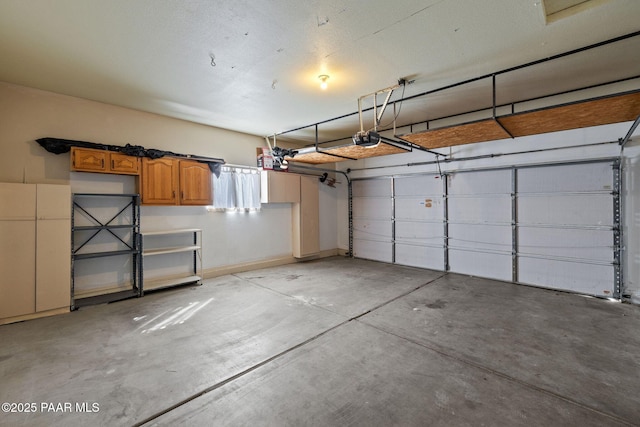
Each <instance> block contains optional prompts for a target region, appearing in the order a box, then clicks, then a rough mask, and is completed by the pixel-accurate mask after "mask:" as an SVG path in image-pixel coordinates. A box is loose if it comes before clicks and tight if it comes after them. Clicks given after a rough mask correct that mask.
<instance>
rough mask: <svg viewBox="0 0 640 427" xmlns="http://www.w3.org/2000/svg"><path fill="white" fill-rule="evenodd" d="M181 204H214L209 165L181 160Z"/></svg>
mask: <svg viewBox="0 0 640 427" xmlns="http://www.w3.org/2000/svg"><path fill="white" fill-rule="evenodd" d="M180 204H181V205H204V206H207V205H212V204H213V192H212V191H211V170H210V169H209V165H207V164H206V163H200V162H194V161H190V160H180Z"/></svg>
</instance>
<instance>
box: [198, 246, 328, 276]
mask: <svg viewBox="0 0 640 427" xmlns="http://www.w3.org/2000/svg"><path fill="white" fill-rule="evenodd" d="M338 254H339V249H338V248H335V249H328V250H324V251H320V253H318V254H316V255H312V256H309V257H305V258H294V257H293V256H286V257H280V258H271V259H267V260H261V261H253V262H246V263H242V264H233V265H225V266H221V267H214V268H208V269H206V270H204V272H203V275H204V278H205V279H212V278H214V277H220V276H226V275H227V274H235V273H244V272H245V271H252V270H260V269H262V268H270V267H279V266H281V265H287V264H295V263H296V262H305V261H310V260H314V259H320V258H328V257H332V256H336V255H338Z"/></svg>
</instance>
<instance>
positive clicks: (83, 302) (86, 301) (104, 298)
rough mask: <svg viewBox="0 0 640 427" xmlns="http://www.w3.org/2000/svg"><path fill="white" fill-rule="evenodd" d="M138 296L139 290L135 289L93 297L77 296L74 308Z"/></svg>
mask: <svg viewBox="0 0 640 427" xmlns="http://www.w3.org/2000/svg"><path fill="white" fill-rule="evenodd" d="M137 296H138V291H137V290H135V289H131V290H127V291H122V292H114V293H109V294H103V295H96V296H92V297H86V298H76V299H75V300H74V304H73V306H74V308H79V307H86V306H88V305H96V304H104V303H108V302H115V301H121V300H123V299H129V298H135V297H137Z"/></svg>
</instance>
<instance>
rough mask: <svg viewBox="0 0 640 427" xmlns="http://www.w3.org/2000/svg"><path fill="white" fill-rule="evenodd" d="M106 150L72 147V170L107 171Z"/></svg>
mask: <svg viewBox="0 0 640 427" xmlns="http://www.w3.org/2000/svg"><path fill="white" fill-rule="evenodd" d="M108 154H109V153H108V152H107V151H104V150H91V149H88V148H78V147H71V170H74V171H80V172H106V171H107V167H108V162H107V155H108Z"/></svg>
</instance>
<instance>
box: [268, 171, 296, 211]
mask: <svg viewBox="0 0 640 427" xmlns="http://www.w3.org/2000/svg"><path fill="white" fill-rule="evenodd" d="M299 202H300V175H298V174H295V173H289V172H274V171H261V175H260V203H299Z"/></svg>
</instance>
